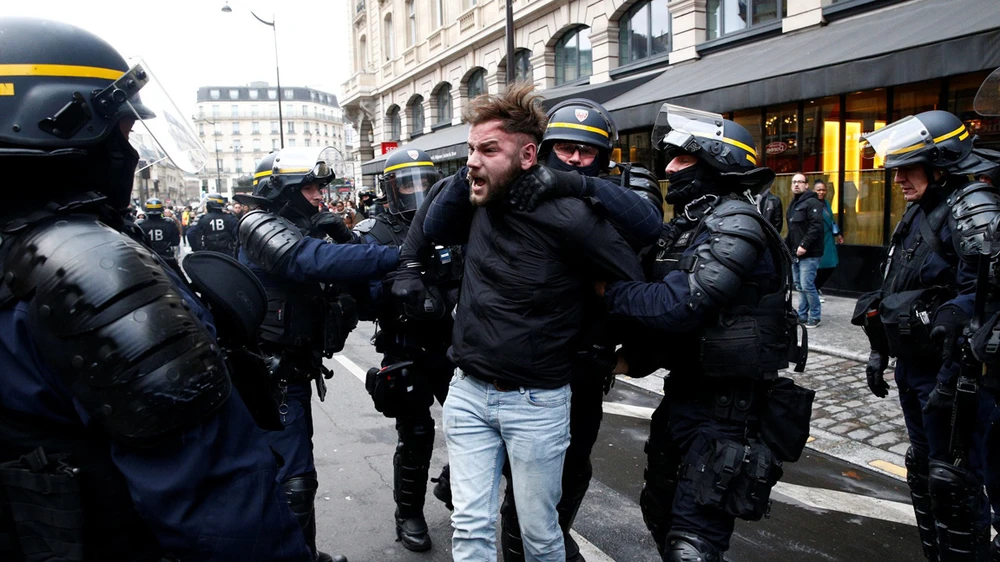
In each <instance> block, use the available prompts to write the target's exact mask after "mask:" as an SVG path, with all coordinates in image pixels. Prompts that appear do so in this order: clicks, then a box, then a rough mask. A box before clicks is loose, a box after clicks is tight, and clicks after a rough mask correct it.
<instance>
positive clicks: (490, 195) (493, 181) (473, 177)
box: [466, 161, 521, 207]
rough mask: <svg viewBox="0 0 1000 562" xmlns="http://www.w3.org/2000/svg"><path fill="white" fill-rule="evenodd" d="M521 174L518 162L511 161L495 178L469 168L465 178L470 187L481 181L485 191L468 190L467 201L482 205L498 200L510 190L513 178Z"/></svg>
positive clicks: (478, 205)
mask: <svg viewBox="0 0 1000 562" xmlns="http://www.w3.org/2000/svg"><path fill="white" fill-rule="evenodd" d="M520 174H521V165H520V162H517V161H513V162H511V163H510V166H508V167H507V169H506V170H503V171H502V172H500V173H499V174H498V175H497V177H496V178H488V177H486V176H485V175H481V174H475V173H473V172H472V170H469V175H468V176H467V177H466V180H467V181H468V182H469V186H470V188H471V187H472V186H475V185H476V184H477V182H483V184H484V187H485V191H486V193H483V194H482V195H476V194H474V193H473V192H472V190H471V189H470V190H469V201H470V202H471V203H472V204H473V205H476V206H477V207H482V206H483V205H486V204H488V203H491V202H493V201H498V200H500V199H502V198H503V197H505V196H506V195H507V192H508V191H510V185H511V183H513V182H514V180H515V179H516V178H517V176H519V175H520Z"/></svg>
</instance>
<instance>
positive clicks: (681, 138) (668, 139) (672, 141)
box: [652, 103, 724, 152]
mask: <svg viewBox="0 0 1000 562" xmlns="http://www.w3.org/2000/svg"><path fill="white" fill-rule="evenodd" d="M723 126H724V125H723V117H722V115H719V114H718V113H710V112H708V111H699V110H697V109H690V108H687V107H681V106H679V105H672V104H669V103H665V104H663V106H661V107H660V112H659V113H658V114H657V115H656V122H655V123H654V124H653V136H652V142H653V146H654V147H656V148H657V149H658V150H666V149H668V148H670V147H674V148H681V149H684V150H687V151H688V152H696V151H697V150H698V149H699V148H700V147H699V146H698V144H697V143H696V142H692V141H694V137H702V138H707V139H714V140H721V139H722V136H723V135H722V132H723Z"/></svg>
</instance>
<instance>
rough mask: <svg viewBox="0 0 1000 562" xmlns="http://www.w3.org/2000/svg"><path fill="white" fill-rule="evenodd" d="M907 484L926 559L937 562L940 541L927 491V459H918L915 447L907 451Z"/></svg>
mask: <svg viewBox="0 0 1000 562" xmlns="http://www.w3.org/2000/svg"><path fill="white" fill-rule="evenodd" d="M905 464H906V483H907V485H909V487H910V499H912V500H913V514H914V515H915V516H916V518H917V532H918V533H919V534H920V546H921V548H923V550H924V558H926V559H927V560H933V561H934V562H937V559H938V540H937V529H936V528H935V525H934V513H933V511H932V510H931V496H930V492H929V491H928V490H927V471H928V469H927V459H926V458H918V457H917V456H916V454H915V453H914V451H913V447H910V448H909V449H907V450H906V457H905Z"/></svg>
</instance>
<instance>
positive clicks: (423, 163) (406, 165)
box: [382, 160, 434, 174]
mask: <svg viewBox="0 0 1000 562" xmlns="http://www.w3.org/2000/svg"><path fill="white" fill-rule="evenodd" d="M433 165H434V162H428V161H427V160H423V161H419V162H403V163H402V164H396V165H395V166H389V167H388V168H386V169H384V170H382V173H383V174H388V173H389V172H394V171H396V170H399V169H400V168H413V167H415V166H433Z"/></svg>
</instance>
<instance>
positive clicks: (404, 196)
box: [382, 147, 441, 218]
mask: <svg viewBox="0 0 1000 562" xmlns="http://www.w3.org/2000/svg"><path fill="white" fill-rule="evenodd" d="M440 179H441V173H440V172H438V169H437V167H436V166H435V165H434V162H432V161H431V157H430V156H428V154H427V153H426V152H424V151H423V150H417V149H407V148H406V147H403V148H399V149H396V150H394V151H393V152H392V153H391V154H389V157H388V158H386V159H385V169H383V170H382V192H383V193H384V194H385V197H386V199H387V200H388V202H389V212H390V213H392V214H394V215H401V216H405V217H407V218H409V217H412V216H413V213H415V212H416V211H417V208H419V207H420V203H421V202H422V201H423V200H424V197H425V196H426V194H427V192H428V191H430V189H431V187H432V186H433V185H434V184H435V183H437V182H438V181H439V180H440Z"/></svg>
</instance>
